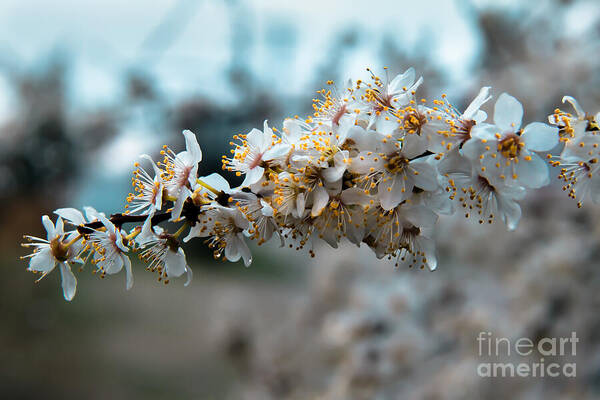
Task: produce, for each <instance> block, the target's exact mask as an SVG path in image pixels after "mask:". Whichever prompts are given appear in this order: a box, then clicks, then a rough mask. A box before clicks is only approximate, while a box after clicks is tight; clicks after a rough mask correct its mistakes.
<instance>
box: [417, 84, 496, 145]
mask: <svg viewBox="0 0 600 400" xmlns="http://www.w3.org/2000/svg"><path fill="white" fill-rule="evenodd" d="M490 90H491V88H490V87H489V86H485V87H482V88H481V90H480V91H479V94H477V96H476V97H475V98H474V99H473V101H472V102H471V103H470V104H469V105H468V106H467V108H466V110H465V111H464V112H463V113H462V114H460V115H457V114H458V112H455V111H454V107H453V106H452V105H451V104H450V103H448V102H447V101H439V100H438V101H434V103H436V105H437V109H438V110H437V111H434V112H433V113H431V117H432V119H435V120H439V121H443V126H442V127H441V128H440V129H438V130H437V131H436V133H437V135H435V134H430V135H429V136H428V140H429V143H428V148H429V150H431V151H432V152H434V153H446V152H448V151H451V150H452V149H454V148H456V147H457V146H458V147H460V146H462V144H463V143H465V142H466V141H467V140H469V139H470V138H471V130H472V129H473V127H474V126H475V125H477V124H481V123H482V122H484V121H485V120H486V119H487V114H486V113H485V111H483V110H481V109H480V108H481V106H483V105H484V104H485V103H487V102H488V101H489V100H490V99H491V98H492V96H491V95H490Z"/></svg>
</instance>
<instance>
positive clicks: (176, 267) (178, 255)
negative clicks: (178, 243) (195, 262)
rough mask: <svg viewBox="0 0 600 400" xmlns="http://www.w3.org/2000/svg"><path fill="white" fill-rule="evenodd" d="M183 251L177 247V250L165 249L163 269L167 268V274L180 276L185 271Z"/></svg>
mask: <svg viewBox="0 0 600 400" xmlns="http://www.w3.org/2000/svg"><path fill="white" fill-rule="evenodd" d="M185 266H186V261H185V253H184V252H183V249H182V248H181V247H179V248H178V249H177V252H174V251H172V250H167V255H166V256H165V269H166V270H167V276H169V277H170V276H175V277H177V276H181V275H183V273H184V272H185Z"/></svg>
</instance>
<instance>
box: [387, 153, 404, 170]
mask: <svg viewBox="0 0 600 400" xmlns="http://www.w3.org/2000/svg"><path fill="white" fill-rule="evenodd" d="M408 162H409V161H408V159H407V158H405V157H404V156H402V155H400V154H398V153H396V154H394V155H392V156H388V159H387V163H385V169H386V170H388V171H389V172H391V173H392V174H397V173H399V172H400V171H402V170H403V169H404V167H406V166H407V165H408Z"/></svg>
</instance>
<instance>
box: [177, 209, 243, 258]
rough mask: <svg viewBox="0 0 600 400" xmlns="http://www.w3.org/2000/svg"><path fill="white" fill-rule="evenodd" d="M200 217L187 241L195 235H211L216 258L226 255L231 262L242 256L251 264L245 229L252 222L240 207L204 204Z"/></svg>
mask: <svg viewBox="0 0 600 400" xmlns="http://www.w3.org/2000/svg"><path fill="white" fill-rule="evenodd" d="M200 218H201V221H200V223H197V224H196V226H194V227H193V228H192V229H191V230H190V233H189V234H188V236H187V237H186V238H185V239H184V241H185V242H187V241H189V240H190V239H192V238H194V237H207V236H209V237H210V239H209V240H208V246H209V247H210V248H211V249H213V254H214V256H215V258H220V257H222V256H225V258H226V259H227V260H229V261H231V262H235V261H238V260H239V259H240V258H242V259H243V260H244V265H245V266H246V267H248V266H250V264H251V263H252V255H251V253H250V249H249V248H248V245H247V244H246V241H245V240H244V231H246V230H247V229H248V228H249V227H250V223H249V221H248V220H247V219H246V217H245V216H244V214H243V213H242V212H241V211H240V210H239V209H238V208H229V207H223V206H221V205H218V204H215V205H208V206H203V207H202V214H201V217H200Z"/></svg>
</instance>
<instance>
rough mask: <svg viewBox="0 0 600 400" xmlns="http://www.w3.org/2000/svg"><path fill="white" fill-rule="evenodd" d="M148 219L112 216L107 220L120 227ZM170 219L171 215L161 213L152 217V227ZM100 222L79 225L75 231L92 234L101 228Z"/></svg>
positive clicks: (136, 216) (144, 216) (131, 216)
mask: <svg viewBox="0 0 600 400" xmlns="http://www.w3.org/2000/svg"><path fill="white" fill-rule="evenodd" d="M146 218H148V216H147V215H127V214H113V215H111V216H110V218H109V220H110V222H112V223H113V224H115V226H118V227H121V225H123V224H127V223H132V222H144V221H145V220H146ZM169 218H171V213H170V212H166V213H161V214H157V215H155V216H154V217H152V225H153V226H154V225H158V224H160V223H161V222H165V221H167V220H169ZM103 226H104V225H102V222H101V221H94V222H88V223H87V224H85V225H80V226H78V227H77V231H78V232H79V233H81V234H87V233H92V232H93V231H94V230H95V229H98V228H102V227H103Z"/></svg>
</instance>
